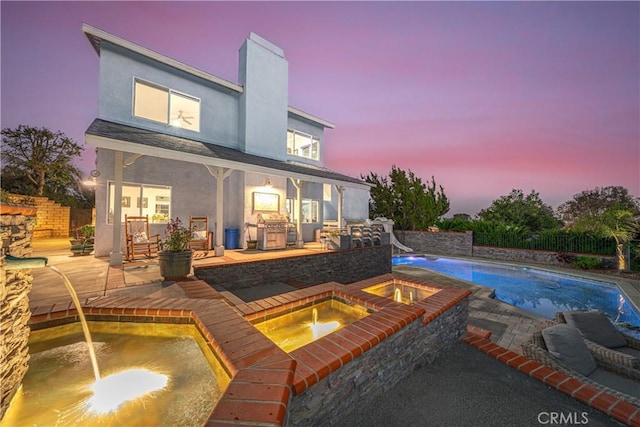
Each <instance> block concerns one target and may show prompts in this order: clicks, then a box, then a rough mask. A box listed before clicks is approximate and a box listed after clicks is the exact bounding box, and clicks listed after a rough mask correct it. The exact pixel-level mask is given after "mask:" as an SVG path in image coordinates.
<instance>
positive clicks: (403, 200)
mask: <svg viewBox="0 0 640 427" xmlns="http://www.w3.org/2000/svg"><path fill="white" fill-rule="evenodd" d="M362 179H364V180H365V181H366V182H368V183H370V184H373V185H374V186H373V187H372V188H371V200H370V202H369V214H370V216H371V217H374V218H375V217H386V218H388V219H391V220H393V222H394V227H396V228H398V229H400V230H426V229H427V228H428V227H429V226H431V225H433V224H434V223H435V221H436V219H438V218H439V217H441V216H442V215H444V214H446V213H447V212H448V211H449V199H448V198H447V196H446V195H445V194H444V189H443V188H442V186H437V185H436V181H435V178H434V177H431V181H430V182H428V183H423V182H422V179H420V178H419V177H417V176H416V175H415V174H414V173H413V172H411V171H409V173H408V174H407V172H405V171H404V170H402V169H400V168H398V167H396V166H393V167H392V168H391V172H390V173H389V177H388V178H387V177H385V176H379V175H378V174H376V173H374V172H371V173H370V174H369V175H367V176H366V177H365V176H363V177H362Z"/></svg>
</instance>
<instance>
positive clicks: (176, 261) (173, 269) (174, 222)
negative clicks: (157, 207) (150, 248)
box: [158, 217, 193, 280]
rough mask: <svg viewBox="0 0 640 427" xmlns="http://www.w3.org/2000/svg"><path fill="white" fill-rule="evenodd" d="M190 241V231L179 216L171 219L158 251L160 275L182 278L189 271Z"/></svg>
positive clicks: (173, 278) (166, 277)
mask: <svg viewBox="0 0 640 427" xmlns="http://www.w3.org/2000/svg"><path fill="white" fill-rule="evenodd" d="M190 241H191V233H190V232H189V230H188V229H187V228H186V227H185V226H184V225H183V224H182V221H181V220H180V218H177V217H176V218H175V219H171V220H170V221H169V223H168V224H167V228H166V229H165V238H164V240H162V241H161V242H160V251H159V252H158V264H159V265H160V275H161V276H162V277H164V279H165V280H179V279H183V278H184V277H186V276H188V275H189V273H190V272H191V260H192V257H193V250H192V249H191V248H190V247H189V242H190Z"/></svg>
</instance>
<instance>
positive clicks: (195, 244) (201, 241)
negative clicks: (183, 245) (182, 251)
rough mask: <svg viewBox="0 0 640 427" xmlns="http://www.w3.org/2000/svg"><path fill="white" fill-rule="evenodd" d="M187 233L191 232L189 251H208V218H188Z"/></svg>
mask: <svg viewBox="0 0 640 427" xmlns="http://www.w3.org/2000/svg"><path fill="white" fill-rule="evenodd" d="M189 231H190V232H191V242H190V243H189V244H190V246H191V249H193V250H200V251H208V250H209V217H207V216H191V217H189Z"/></svg>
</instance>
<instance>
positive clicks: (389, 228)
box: [371, 218, 413, 252]
mask: <svg viewBox="0 0 640 427" xmlns="http://www.w3.org/2000/svg"><path fill="white" fill-rule="evenodd" d="M371 223H373V224H382V226H383V227H384V231H385V233H389V236H390V240H391V244H392V245H393V246H395V247H396V248H398V249H400V250H401V251H405V252H413V249H411V248H410V247H408V246H405V245H403V244H402V243H400V241H399V240H398V239H397V238H396V235H395V234H393V221H391V220H388V219H387V218H375V219H374V220H373V221H371Z"/></svg>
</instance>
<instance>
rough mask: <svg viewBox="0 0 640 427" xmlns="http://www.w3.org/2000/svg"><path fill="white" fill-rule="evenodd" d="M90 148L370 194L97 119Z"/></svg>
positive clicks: (310, 172)
mask: <svg viewBox="0 0 640 427" xmlns="http://www.w3.org/2000/svg"><path fill="white" fill-rule="evenodd" d="M85 138H86V142H87V144H90V145H93V146H95V147H98V148H105V149H110V150H118V151H123V152H127V153H132V154H141V155H147V156H152V157H159V158H165V159H171V160H181V161H185V162H191V163H200V164H204V165H209V166H214V167H223V168H229V169H234V170H242V171H246V172H255V173H262V174H267V175H278V176H283V177H286V178H292V179H300V180H303V181H308V182H318V183H326V184H335V185H340V186H345V187H353V188H360V189H364V190H368V189H369V188H370V185H369V184H368V183H366V182H364V181H361V180H359V179H356V178H352V177H350V176H347V175H343V174H340V173H337V172H334V171H331V170H329V169H325V168H319V167H314V166H312V165H306V164H302V163H294V162H287V161H281V160H275V159H271V158H268V157H261V156H257V155H254V154H247V153H243V152H242V151H239V150H236V149H233V148H229V147H224V146H221V145H216V144H211V143H205V142H202V141H195V140H192V139H186V138H180V137H177V136H173V135H167V134H163V133H160V132H154V131H150V130H146V129H140V128H136V127H132V126H127V125H122V124H118V123H114V122H110V121H106V120H102V119H95V120H94V121H93V123H91V125H90V126H89V128H88V129H87V131H86V134H85Z"/></svg>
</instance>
